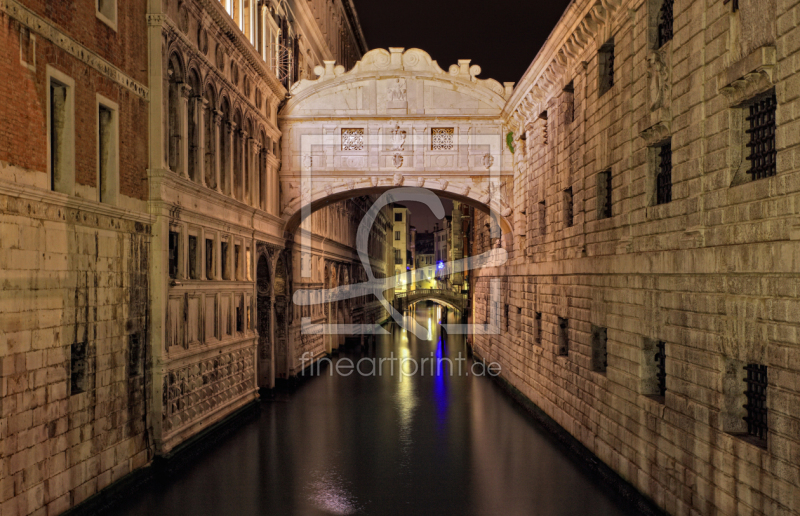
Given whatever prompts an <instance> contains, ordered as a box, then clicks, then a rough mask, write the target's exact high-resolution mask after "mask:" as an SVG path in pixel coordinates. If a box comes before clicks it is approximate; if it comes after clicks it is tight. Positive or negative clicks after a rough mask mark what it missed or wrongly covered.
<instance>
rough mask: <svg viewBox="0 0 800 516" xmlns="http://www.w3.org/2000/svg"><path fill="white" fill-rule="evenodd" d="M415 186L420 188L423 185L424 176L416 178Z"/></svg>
mask: <svg viewBox="0 0 800 516" xmlns="http://www.w3.org/2000/svg"><path fill="white" fill-rule="evenodd" d="M417 186H418V187H420V188H422V187H423V186H425V178H424V177H419V178H417Z"/></svg>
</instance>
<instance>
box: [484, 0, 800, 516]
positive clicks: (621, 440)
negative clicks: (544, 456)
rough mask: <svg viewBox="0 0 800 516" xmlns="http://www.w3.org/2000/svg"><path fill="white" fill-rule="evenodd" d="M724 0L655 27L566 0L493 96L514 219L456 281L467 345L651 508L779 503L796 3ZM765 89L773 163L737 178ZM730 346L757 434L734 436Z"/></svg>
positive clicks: (752, 510)
mask: <svg viewBox="0 0 800 516" xmlns="http://www.w3.org/2000/svg"><path fill="white" fill-rule="evenodd" d="M668 3H669V4H672V2H668ZM734 4H736V2H729V3H726V2H723V1H722V0H694V1H691V0H675V1H674V5H672V8H673V9H674V11H673V12H674V25H673V27H674V36H673V37H672V39H671V41H670V40H667V41H664V39H662V40H661V41H659V38H658V34H659V22H662V20H663V16H664V14H663V10H664V9H665V8H662V6H663V5H664V2H663V1H662V0H645V1H641V0H639V1H636V0H631V1H627V0H603V1H602V2H594V1H590V0H581V1H576V2H573V3H572V4H571V5H570V7H569V8H568V9H567V12H566V13H565V15H564V16H563V18H562V19H561V21H560V22H559V24H558V25H557V26H556V28H555V29H554V31H553V33H552V34H551V36H550V38H549V40H548V41H547V43H546V44H545V46H544V48H543V49H542V51H541V52H540V54H539V55H538V57H537V58H536V60H534V62H533V64H532V65H531V67H530V68H529V70H528V72H527V73H526V75H525V76H524V77H523V79H522V81H521V83H520V85H519V86H518V87H517V89H516V91H515V94H514V96H513V97H512V98H511V100H510V101H509V104H508V106H507V108H506V113H507V115H508V120H509V125H510V127H511V128H512V130H513V131H514V138H515V140H516V141H515V146H516V153H515V176H514V202H515V217H514V223H515V231H514V233H513V235H510V234H507V235H504V236H503V241H502V244H503V246H504V248H506V249H507V250H509V251H510V255H511V259H510V261H509V262H508V263H507V264H506V265H505V266H504V267H502V268H498V269H488V270H484V271H480V272H479V276H480V278H479V279H478V280H477V282H476V284H475V289H474V291H475V293H476V307H475V312H474V313H473V319H474V321H475V322H477V323H486V322H494V323H495V324H496V326H497V327H498V328H499V330H500V334H498V335H492V336H484V335H476V336H474V342H473V345H474V350H475V352H476V354H478V355H479V356H481V357H482V358H484V359H486V360H491V361H498V362H499V363H500V364H502V366H503V373H502V376H503V377H504V378H505V379H506V380H508V381H509V382H510V383H511V384H512V385H513V386H514V387H516V388H517V389H519V390H520V391H521V392H522V393H524V394H525V395H526V396H527V397H528V398H530V399H531V400H532V401H533V402H534V403H535V404H536V405H538V406H539V407H540V408H541V409H542V410H544V411H545V412H546V413H547V414H548V415H549V416H550V417H552V418H553V419H554V420H555V421H557V422H558V423H559V424H560V425H561V426H562V427H564V428H565V429H566V430H567V431H568V432H570V433H571V434H572V435H573V436H574V437H575V438H576V439H578V440H579V441H580V442H581V443H583V444H584V445H585V446H586V447H588V448H589V449H590V450H591V451H593V452H594V453H595V454H597V456H598V457H599V458H600V459H601V460H603V461H604V462H605V463H606V464H608V465H609V466H611V467H612V468H613V469H614V470H616V471H617V472H618V473H619V474H620V475H621V476H622V477H623V478H625V479H627V480H628V481H630V482H631V483H632V484H633V485H635V486H636V487H637V488H638V489H640V490H641V491H642V492H643V493H645V494H646V495H648V496H650V497H652V499H653V500H654V501H655V502H656V503H657V504H658V505H660V506H661V507H663V508H664V509H666V510H667V511H669V512H670V513H672V514H797V512H798V511H800V467H798V463H800V455H799V454H798V453H799V452H800V440H798V432H797V429H798V427H799V426H798V425H799V424H800V405H799V404H798V399H800V398H799V397H798V394H799V392H800V384H798V378H800V376H798V375H799V374H800V347H799V346H798V342H799V340H800V335H798V333H797V328H798V323H800V311H798V307H800V298H799V297H800V292H798V284H800V283H799V282H798V280H799V279H800V274H798V263H800V243H799V242H798V238H800V232H798V213H799V212H798V206H797V203H798V201H800V194H799V193H798V192H800V168H798V156H800V146H798V144H800V136H799V135H800V130H798V129H799V128H800V126H798V122H796V121H795V118H796V112H797V109H798V105H800V104H798V102H800V100H798V99H800V88H798V84H800V83H798V80H800V79H798V78H799V77H800V75H798V74H797V66H796V62H797V56H798V44H797V42H798V41H800V27H798V25H797V23H798V13H799V12H800V3H798V2H797V1H794V0H780V1H777V2H775V1H763V0H739V2H738V10H734ZM662 26H663V23H662ZM612 45H613V50H611V48H612ZM609 51H610V52H612V53H613V57H611V60H612V62H613V65H611V66H612V68H611V69H612V70H613V85H611V86H610V88H608V82H607V79H608V77H607V73H608V71H609V64H608V63H609V58H610V55H611V54H609ZM604 89H607V91H605V92H604V91H603V90H604ZM773 89H774V92H775V94H776V98H777V110H776V119H777V123H776V136H775V144H776V148H777V165H776V170H775V172H776V173H775V175H774V176H770V177H766V178H763V179H753V178H752V177H751V175H750V174H748V170H749V169H750V166H751V163H750V161H748V160H747V159H746V158H747V156H749V155H750V152H751V149H752V147H746V146H745V145H746V144H747V143H748V142H749V141H750V136H749V134H750V133H748V132H746V131H747V130H748V129H749V127H750V126H749V125H748V124H749V121H748V120H747V119H746V117H747V116H749V115H750V112H749V107H750V105H752V103H753V101H762V100H763V99H765V98H768V97H769V95H770V92H771V91H773ZM669 144H671V152H670V151H669V149H668V147H667V150H666V151H663V152H664V155H666V156H668V157H671V163H672V167H671V182H670V183H669V184H670V185H671V197H670V196H665V192H666V191H664V190H659V185H661V184H662V183H661V181H662V180H664V184H667V183H666V179H668V177H667V176H664V175H660V174H661V171H662V170H664V169H665V168H667V164H666V163H665V162H664V161H662V159H661V156H662V146H667V145H669ZM662 164H663V165H664V166H663V167H662ZM609 173H610V179H609V176H608V175H607V174H609ZM609 183H610V189H611V191H610V195H607V194H608V188H609ZM609 198H610V202H611V205H610V208H609V207H608V205H607V199H609ZM570 219H571V220H570ZM485 222H487V219H486V218H485V217H484V218H483V219H482V220H478V221H477V223H476V224H475V228H476V232H475V234H474V235H473V236H474V241H475V243H476V247H478V249H477V252H480V251H482V250H485V249H487V248H488V246H489V245H491V244H492V243H493V239H492V238H491V237H490V235H489V234H488V232H487V231H486V229H485V228H484V223H485ZM493 281H495V282H500V285H502V288H501V289H500V292H501V293H502V295H501V297H500V298H499V299H498V300H497V302H495V303H493V302H490V285H491V284H492V282H493ZM659 343H663V344H664V350H665V357H666V358H665V360H664V362H663V363H664V366H665V367H664V369H663V372H665V373H666V377H665V387H666V392H665V393H664V395H663V396H661V394H662V393H661V391H660V388H659V376H658V373H659V359H658V358H656V355H657V353H658V350H659V347H658V346H659ZM606 354H607V358H606ZM606 362H607V365H606ZM748 364H754V365H758V366H766V367H767V371H768V373H767V378H768V381H767V387H766V407H767V418H766V421H767V426H768V430H767V438H766V440H759V439H756V438H753V437H752V436H747V435H746V434H747V430H748V428H747V423H746V421H745V420H744V417H745V416H746V415H747V411H746V410H745V408H744V407H743V405H745V404H750V402H749V401H748V400H747V397H746V395H745V394H744V392H745V390H748V387H747V385H746V383H745V381H744V376H745V374H746V373H745V371H744V366H745V365H748Z"/></svg>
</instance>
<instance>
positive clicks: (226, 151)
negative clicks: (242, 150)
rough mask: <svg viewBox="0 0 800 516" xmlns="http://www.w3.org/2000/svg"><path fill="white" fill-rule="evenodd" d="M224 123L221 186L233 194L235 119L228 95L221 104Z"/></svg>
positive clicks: (225, 191) (226, 191)
mask: <svg viewBox="0 0 800 516" xmlns="http://www.w3.org/2000/svg"><path fill="white" fill-rule="evenodd" d="M220 112H221V116H222V124H221V127H220V135H219V136H220V138H219V140H220V141H219V151H220V156H219V157H220V169H221V170H220V183H222V184H221V185H220V186H221V187H222V193H224V194H226V195H230V194H231V182H230V170H231V168H230V167H231V132H232V131H233V126H232V125H231V124H232V123H233V120H232V119H231V105H230V103H229V102H228V99H227V97H223V98H222V105H221V106H220Z"/></svg>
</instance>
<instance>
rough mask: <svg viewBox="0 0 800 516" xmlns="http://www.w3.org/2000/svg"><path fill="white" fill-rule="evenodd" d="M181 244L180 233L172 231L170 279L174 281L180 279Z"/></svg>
mask: <svg viewBox="0 0 800 516" xmlns="http://www.w3.org/2000/svg"><path fill="white" fill-rule="evenodd" d="M179 242H180V233H176V232H174V231H170V232H169V277H170V278H172V279H175V278H177V277H178V246H179Z"/></svg>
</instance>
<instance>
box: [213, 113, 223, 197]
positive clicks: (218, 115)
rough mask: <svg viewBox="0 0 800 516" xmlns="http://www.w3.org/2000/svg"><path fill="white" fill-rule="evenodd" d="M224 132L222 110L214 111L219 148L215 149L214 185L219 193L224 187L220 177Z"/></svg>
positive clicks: (215, 136) (215, 137)
mask: <svg viewBox="0 0 800 516" xmlns="http://www.w3.org/2000/svg"><path fill="white" fill-rule="evenodd" d="M223 132H224V131H223V130H222V112H221V111H214V141H215V142H217V145H216V147H217V148H216V149H214V150H215V152H214V186H215V190H216V191H217V192H219V193H222V187H221V186H220V183H221V181H220V177H221V176H222V173H221V170H222V156H221V155H222V152H221V150H222V147H221V146H220V145H219V142H222V136H223Z"/></svg>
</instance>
